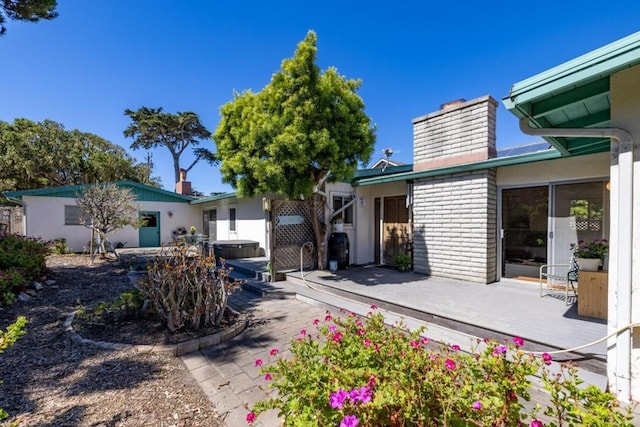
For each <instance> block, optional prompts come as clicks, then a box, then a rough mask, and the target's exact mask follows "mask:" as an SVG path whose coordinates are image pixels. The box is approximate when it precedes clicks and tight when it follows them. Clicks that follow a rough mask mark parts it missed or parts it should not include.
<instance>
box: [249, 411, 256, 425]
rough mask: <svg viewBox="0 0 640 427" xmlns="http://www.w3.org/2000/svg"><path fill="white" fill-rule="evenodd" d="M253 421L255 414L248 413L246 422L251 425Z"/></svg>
mask: <svg viewBox="0 0 640 427" xmlns="http://www.w3.org/2000/svg"><path fill="white" fill-rule="evenodd" d="M255 420H256V414H255V412H249V413H248V414H247V422H248V423H249V424H251V423H252V422H254V421H255Z"/></svg>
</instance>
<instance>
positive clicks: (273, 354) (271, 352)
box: [269, 348, 278, 356]
mask: <svg viewBox="0 0 640 427" xmlns="http://www.w3.org/2000/svg"><path fill="white" fill-rule="evenodd" d="M269 354H270V355H271V356H275V355H276V354H278V349H277V348H272V349H271V351H270V352H269Z"/></svg>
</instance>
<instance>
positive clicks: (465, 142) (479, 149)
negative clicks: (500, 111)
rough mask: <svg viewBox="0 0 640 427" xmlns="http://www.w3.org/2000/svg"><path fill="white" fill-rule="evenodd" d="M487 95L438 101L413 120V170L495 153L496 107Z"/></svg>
mask: <svg viewBox="0 0 640 427" xmlns="http://www.w3.org/2000/svg"><path fill="white" fill-rule="evenodd" d="M497 106H498V102H497V101H496V100H495V99H493V98H492V97H491V96H488V95H487V96H483V97H480V98H476V99H472V100H471V101H466V100H464V99H458V100H455V101H452V102H448V103H446V104H442V105H441V107H440V110H438V111H436V112H434V113H430V114H427V115H425V116H421V117H417V118H415V119H413V170H414V171H420V170H425V169H434V168H439V167H446V166H453V165H458V164H463V163H470V162H476V161H479V160H486V159H490V158H493V157H495V156H496V108H497Z"/></svg>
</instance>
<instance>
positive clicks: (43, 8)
mask: <svg viewBox="0 0 640 427" xmlns="http://www.w3.org/2000/svg"><path fill="white" fill-rule="evenodd" d="M57 6H58V2H57V1H56V0H0V35H3V34H4V33H5V32H6V31H7V29H6V27H5V26H4V23H5V22H6V20H7V19H10V20H12V21H28V22H37V21H39V20H41V19H53V18H55V17H57V16H58V12H57V11H56V7H57Z"/></svg>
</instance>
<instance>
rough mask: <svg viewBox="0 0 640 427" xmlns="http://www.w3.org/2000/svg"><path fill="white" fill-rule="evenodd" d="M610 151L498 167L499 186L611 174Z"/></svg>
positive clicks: (534, 183)
mask: <svg viewBox="0 0 640 427" xmlns="http://www.w3.org/2000/svg"><path fill="white" fill-rule="evenodd" d="M609 169H610V166H609V153H599V154H592V155H588V156H580V157H569V158H561V159H555V160H547V161H543V162H535V163H526V164H523V165H514V166H505V167H501V168H498V174H497V177H496V178H497V184H498V186H520V185H527V186H531V185H536V184H541V185H544V184H548V183H550V182H558V181H571V180H576V179H587V178H604V177H608V176H609Z"/></svg>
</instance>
